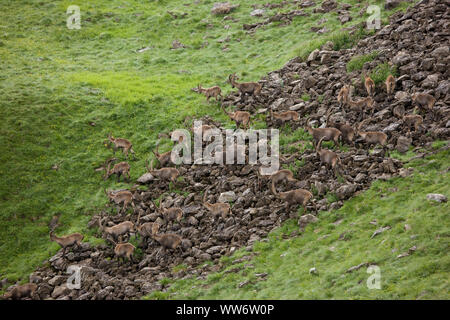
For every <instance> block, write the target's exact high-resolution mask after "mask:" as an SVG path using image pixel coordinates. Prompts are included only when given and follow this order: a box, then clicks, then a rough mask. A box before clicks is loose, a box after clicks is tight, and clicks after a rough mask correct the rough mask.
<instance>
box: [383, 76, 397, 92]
mask: <svg viewBox="0 0 450 320" xmlns="http://www.w3.org/2000/svg"><path fill="white" fill-rule="evenodd" d="M385 84H386V92H387V94H388V96H390V95H392V94H393V93H394V90H395V78H394V76H393V75H392V74H390V75H388V77H387V78H386V82H385Z"/></svg>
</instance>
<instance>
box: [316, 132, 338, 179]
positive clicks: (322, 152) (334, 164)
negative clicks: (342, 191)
mask: <svg viewBox="0 0 450 320" xmlns="http://www.w3.org/2000/svg"><path fill="white" fill-rule="evenodd" d="M322 141H323V138H322V139H320V141H319V143H318V144H317V148H316V152H317V155H318V156H319V157H320V164H322V163H325V165H326V166H327V168H328V166H330V167H331V169H332V170H333V171H334V175H335V176H336V177H337V174H338V165H340V164H341V159H340V158H339V156H338V155H337V154H336V153H335V152H333V151H330V150H326V149H322V147H321V145H322Z"/></svg>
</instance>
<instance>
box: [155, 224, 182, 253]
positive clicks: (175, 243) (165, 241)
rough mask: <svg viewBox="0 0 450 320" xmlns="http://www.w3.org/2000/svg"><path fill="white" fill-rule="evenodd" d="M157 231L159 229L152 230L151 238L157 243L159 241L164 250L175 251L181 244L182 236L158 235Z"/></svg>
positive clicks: (171, 234)
mask: <svg viewBox="0 0 450 320" xmlns="http://www.w3.org/2000/svg"><path fill="white" fill-rule="evenodd" d="M157 231H158V229H157V228H154V229H153V230H152V234H151V237H152V238H153V239H155V240H156V241H158V242H159V244H160V245H162V246H163V248H167V249H173V250H175V249H176V248H178V247H179V245H180V244H181V241H182V239H181V237H180V236H178V235H176V234H173V233H166V234H162V235H158V234H157Z"/></svg>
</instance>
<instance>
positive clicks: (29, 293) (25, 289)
mask: <svg viewBox="0 0 450 320" xmlns="http://www.w3.org/2000/svg"><path fill="white" fill-rule="evenodd" d="M36 290H37V285H36V284H35V283H26V284H23V285H20V286H16V287H14V288H13V289H12V290H11V291H9V292H7V293H5V294H4V295H3V296H1V299H4V300H6V299H12V300H18V299H22V298H33V295H34V293H35V292H36Z"/></svg>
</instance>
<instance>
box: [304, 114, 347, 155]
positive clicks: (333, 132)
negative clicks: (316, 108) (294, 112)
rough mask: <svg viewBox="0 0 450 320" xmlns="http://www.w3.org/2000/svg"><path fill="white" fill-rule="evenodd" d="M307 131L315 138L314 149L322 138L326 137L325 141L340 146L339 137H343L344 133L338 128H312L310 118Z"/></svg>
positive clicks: (307, 121) (307, 120)
mask: <svg viewBox="0 0 450 320" xmlns="http://www.w3.org/2000/svg"><path fill="white" fill-rule="evenodd" d="M306 130H308V132H309V134H310V135H312V137H313V146H314V148H315V147H316V145H317V143H318V142H319V140H320V139H321V138H322V137H324V140H325V141H333V142H334V145H335V146H338V145H339V137H340V136H341V135H342V132H341V131H339V130H338V129H336V128H312V127H311V126H310V125H309V118H308V119H306Z"/></svg>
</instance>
